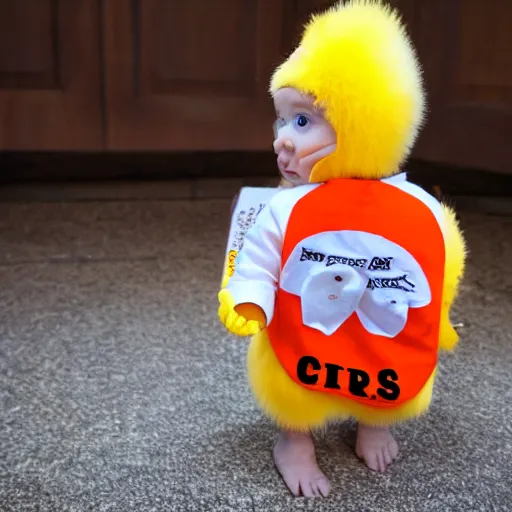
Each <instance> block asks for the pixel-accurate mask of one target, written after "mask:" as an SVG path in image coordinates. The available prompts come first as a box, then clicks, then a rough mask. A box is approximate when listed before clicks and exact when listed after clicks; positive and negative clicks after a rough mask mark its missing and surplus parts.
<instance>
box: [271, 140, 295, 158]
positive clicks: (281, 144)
mask: <svg viewBox="0 0 512 512" xmlns="http://www.w3.org/2000/svg"><path fill="white" fill-rule="evenodd" d="M283 149H284V150H285V151H288V152H290V153H293V151H294V149H295V144H294V143H293V141H292V140H291V139H289V138H286V137H278V138H277V139H276V140H275V141H274V152H275V153H276V154H279V153H280V152H281V151H282V150H283Z"/></svg>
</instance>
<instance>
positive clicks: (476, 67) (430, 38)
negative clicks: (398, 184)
mask: <svg viewBox="0 0 512 512" xmlns="http://www.w3.org/2000/svg"><path fill="white" fill-rule="evenodd" d="M394 3H395V4H398V7H399V8H400V9H401V10H402V11H403V13H404V17H405V19H406V21H407V23H408V24H409V27H410V32H411V34H412V37H413V39H414V42H415V44H416V47H417V49H418V54H419V57H420V59H421V62H422V65H423V68H424V72H425V75H424V76H425V80H426V85H427V90H428V101H429V109H430V112H429V114H428V118H427V124H426V126H425V128H424V129H423V131H422V133H421V135H420V137H419V139H418V144H417V146H416V148H415V150H414V153H413V156H414V157H416V158H419V159H423V160H427V161H431V162H436V163H441V164H450V165H454V166H459V167H462V168H474V169H482V170H490V171H497V172H508V173H510V172H512V143H511V141H512V30H511V26H512V25H511V24H512V1H510V0H487V2H481V1H480V0H415V1H414V2H411V1H410V0H395V2H394Z"/></svg>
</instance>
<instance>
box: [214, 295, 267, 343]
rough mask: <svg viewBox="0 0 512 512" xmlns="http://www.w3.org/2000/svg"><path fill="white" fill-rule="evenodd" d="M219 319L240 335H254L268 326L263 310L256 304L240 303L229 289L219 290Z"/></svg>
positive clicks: (229, 329) (228, 328)
mask: <svg viewBox="0 0 512 512" xmlns="http://www.w3.org/2000/svg"><path fill="white" fill-rule="evenodd" d="M218 297H219V303H220V305H219V319H220V321H221V322H222V323H223V324H224V326H225V327H226V329H227V330H228V331H230V332H232V333H233V334H236V335H238V336H252V335H254V334H256V333H258V332H260V331H261V330H262V329H264V328H265V326H266V317H265V313H264V312H263V310H262V309H261V308H260V307H259V306H257V305H256V304H251V303H246V304H239V305H238V306H236V307H235V301H234V300H233V297H232V296H231V294H230V293H229V291H228V290H225V289H224V290H221V291H220V292H219V295H218Z"/></svg>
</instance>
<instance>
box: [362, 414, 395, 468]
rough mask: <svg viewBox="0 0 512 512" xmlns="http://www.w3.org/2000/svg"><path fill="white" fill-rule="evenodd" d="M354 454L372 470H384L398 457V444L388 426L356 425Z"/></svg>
mask: <svg viewBox="0 0 512 512" xmlns="http://www.w3.org/2000/svg"><path fill="white" fill-rule="evenodd" d="M356 455H357V456H358V457H359V458H361V459H363V460H364V461H365V462H366V465H367V466H368V467H369V468H370V469H372V470H373V471H380V472H384V471H386V469H387V468H388V466H389V465H390V464H391V463H392V462H393V461H394V460H395V459H396V458H397V457H398V445H397V444H396V441H395V439H394V438H393V436H392V435H391V432H390V431H389V428H388V427H370V426H368V425H362V424H361V423H359V425H358V427H357V440H356Z"/></svg>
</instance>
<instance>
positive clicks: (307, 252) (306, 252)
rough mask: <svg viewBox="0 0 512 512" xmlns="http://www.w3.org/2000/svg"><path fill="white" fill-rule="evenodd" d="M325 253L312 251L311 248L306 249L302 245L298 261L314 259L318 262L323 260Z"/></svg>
mask: <svg viewBox="0 0 512 512" xmlns="http://www.w3.org/2000/svg"><path fill="white" fill-rule="evenodd" d="M324 259H325V254H322V253H321V252H318V251H314V250H312V249H306V248H305V247H302V254H301V255H300V261H316V262H318V263H320V262H322V261H324Z"/></svg>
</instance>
